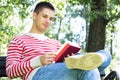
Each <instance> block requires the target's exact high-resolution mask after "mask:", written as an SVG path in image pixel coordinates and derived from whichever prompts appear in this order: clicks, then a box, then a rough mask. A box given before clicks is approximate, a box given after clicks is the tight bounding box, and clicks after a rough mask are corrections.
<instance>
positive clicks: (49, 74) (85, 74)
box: [32, 50, 111, 80]
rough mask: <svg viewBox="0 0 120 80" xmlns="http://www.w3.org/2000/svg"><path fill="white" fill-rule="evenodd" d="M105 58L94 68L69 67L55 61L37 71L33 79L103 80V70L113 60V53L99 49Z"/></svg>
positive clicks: (99, 52)
mask: <svg viewBox="0 0 120 80" xmlns="http://www.w3.org/2000/svg"><path fill="white" fill-rule="evenodd" d="M98 54H101V55H102V56H103V58H104V62H103V64H102V65H101V66H100V67H98V68H96V69H94V70H80V69H68V68H66V65H65V63H63V62H62V63H55V64H50V65H47V66H44V67H42V68H40V69H38V71H37V72H36V73H35V75H34V76H33V78H32V80H101V78H100V71H103V70H104V69H105V68H106V67H107V66H108V65H109V64H110V62H111V55H110V53H109V52H108V51H106V50H99V51H98Z"/></svg>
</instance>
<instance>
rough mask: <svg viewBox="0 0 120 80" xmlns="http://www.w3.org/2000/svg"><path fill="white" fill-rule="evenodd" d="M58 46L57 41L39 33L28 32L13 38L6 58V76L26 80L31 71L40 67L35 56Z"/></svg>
mask: <svg viewBox="0 0 120 80" xmlns="http://www.w3.org/2000/svg"><path fill="white" fill-rule="evenodd" d="M34 35H35V36H34ZM60 47H61V43H60V42H59V41H57V40H54V39H50V38H48V37H45V36H43V35H39V34H33V33H30V34H25V35H22V36H18V37H15V38H13V39H12V40H11V42H10V45H9V47H8V52H7V59H6V73H7V75H8V77H9V78H16V77H22V78H23V79H24V80H26V79H27V77H28V75H29V74H30V73H31V71H33V70H34V69H36V68H38V67H41V63H40V61H39V59H38V58H37V57H39V56H40V55H42V54H44V53H46V52H56V51H57V50H58V49H59V48H60Z"/></svg>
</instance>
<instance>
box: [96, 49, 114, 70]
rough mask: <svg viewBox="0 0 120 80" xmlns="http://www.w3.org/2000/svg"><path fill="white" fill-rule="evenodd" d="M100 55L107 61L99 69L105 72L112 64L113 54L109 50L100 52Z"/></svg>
mask: <svg viewBox="0 0 120 80" xmlns="http://www.w3.org/2000/svg"><path fill="white" fill-rule="evenodd" d="M98 53H100V54H101V55H102V56H103V58H104V59H105V60H104V61H103V63H102V65H101V66H100V67H99V68H98V69H99V70H104V69H105V68H106V67H107V66H109V65H110V63H111V59H112V57H111V54H110V52H109V51H107V50H99V51H98Z"/></svg>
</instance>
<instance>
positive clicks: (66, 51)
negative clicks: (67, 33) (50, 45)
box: [55, 42, 80, 63]
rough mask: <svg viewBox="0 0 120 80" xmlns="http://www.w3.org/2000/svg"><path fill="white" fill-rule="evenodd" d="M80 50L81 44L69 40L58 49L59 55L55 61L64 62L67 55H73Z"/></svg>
mask: <svg viewBox="0 0 120 80" xmlns="http://www.w3.org/2000/svg"><path fill="white" fill-rule="evenodd" d="M79 50H80V47H79V46H76V45H73V44H71V43H69V42H66V43H64V44H63V45H62V47H61V48H60V49H59V50H58V52H57V53H56V54H57V56H56V58H55V63H57V62H63V61H64V58H65V57H67V55H72V54H75V53H77V52H78V51H79Z"/></svg>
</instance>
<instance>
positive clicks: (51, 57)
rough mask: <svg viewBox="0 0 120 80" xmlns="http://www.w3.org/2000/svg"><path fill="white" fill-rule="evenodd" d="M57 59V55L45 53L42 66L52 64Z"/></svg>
mask: <svg viewBox="0 0 120 80" xmlns="http://www.w3.org/2000/svg"><path fill="white" fill-rule="evenodd" d="M55 57H56V54H54V53H45V54H44V55H42V56H41V57H40V61H41V64H42V65H43V66H44V65H48V64H51V63H52V62H53V61H54V59H55Z"/></svg>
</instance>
